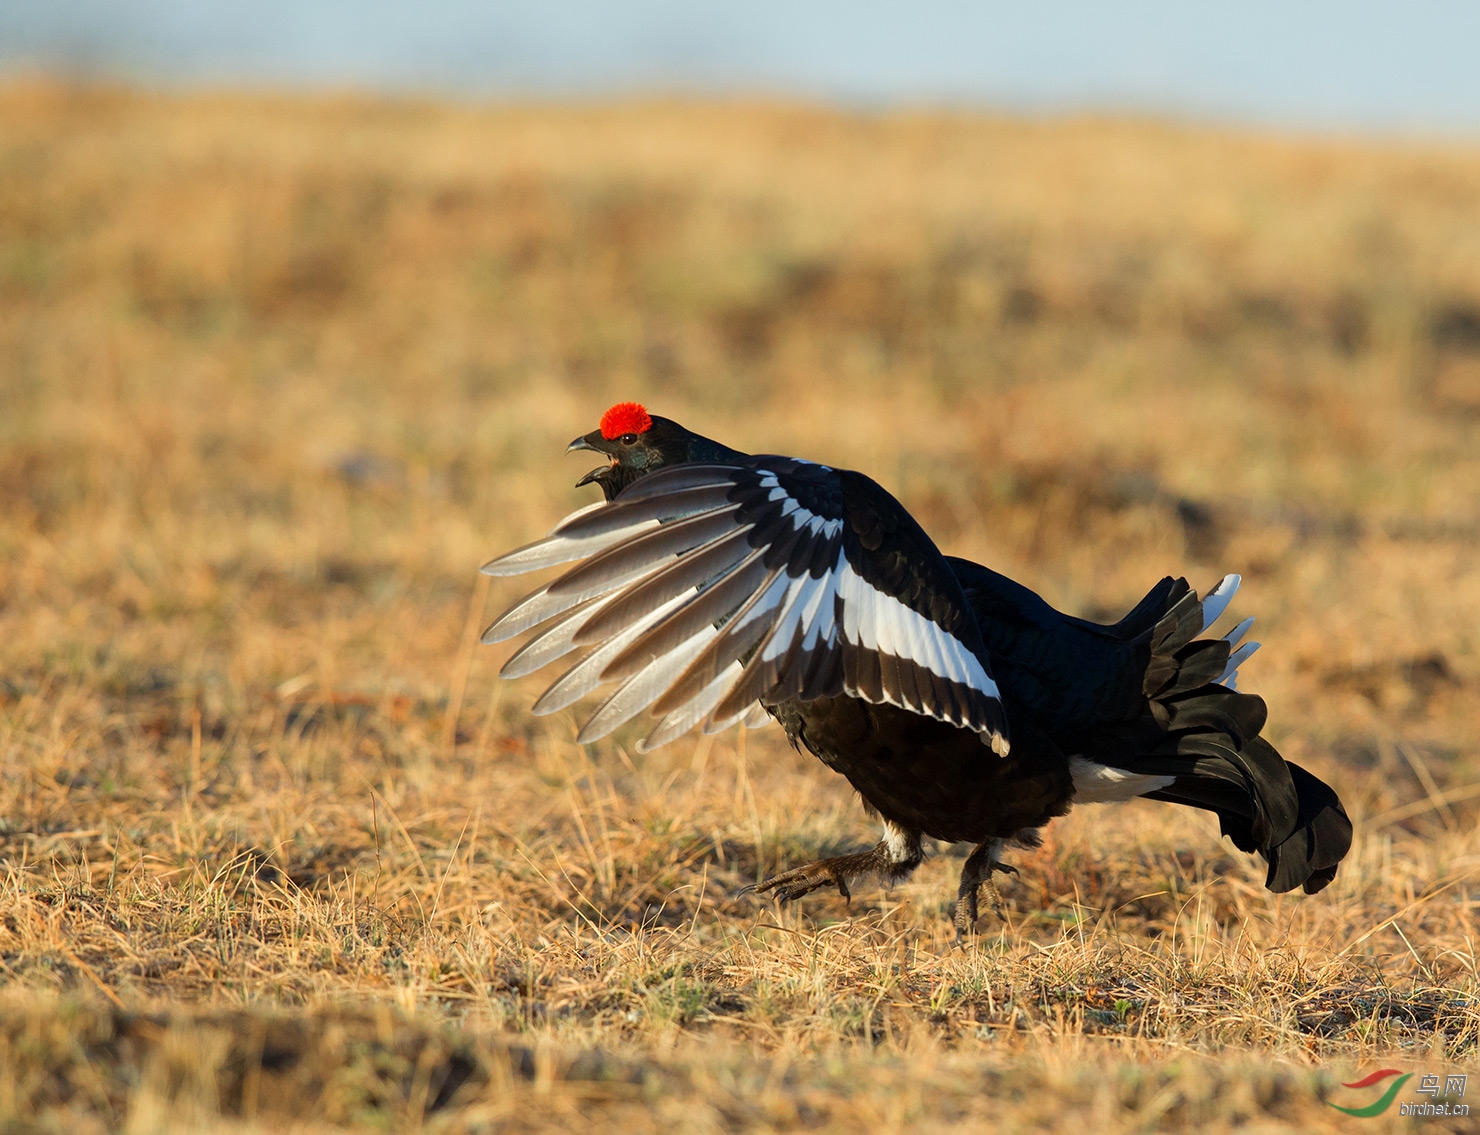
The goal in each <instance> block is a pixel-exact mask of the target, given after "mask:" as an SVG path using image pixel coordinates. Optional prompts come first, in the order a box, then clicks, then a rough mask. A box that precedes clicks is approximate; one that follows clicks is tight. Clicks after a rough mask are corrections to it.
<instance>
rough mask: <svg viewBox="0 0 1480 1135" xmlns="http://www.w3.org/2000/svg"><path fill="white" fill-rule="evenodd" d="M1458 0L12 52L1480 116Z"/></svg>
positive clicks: (545, 9)
mask: <svg viewBox="0 0 1480 1135" xmlns="http://www.w3.org/2000/svg"><path fill="white" fill-rule="evenodd" d="M1477 45H1480V11H1477V10H1476V9H1475V7H1474V6H1473V5H1470V4H1466V3H1463V2H1458V0H1417V2H1415V3H1409V4H1386V3H1378V2H1374V0H1358V2H1354V3H1351V2H1349V3H1343V2H1340V0H1310V2H1308V3H1301V4H1295V5H1292V4H1284V3H1279V2H1277V0H1251V2H1249V3H1244V4H1239V5H1237V6H1236V7H1230V6H1228V5H1226V4H1217V3H1212V2H1209V0H1191V2H1188V3H1174V2H1171V0H1117V2H1114V3H1096V2H1094V0H1056V2H1054V3H1049V4H1034V5H1020V4H1003V3H968V2H962V0H924V2H921V3H914V4H904V3H899V2H897V0H894V2H890V0H885V2H882V3H881V2H879V0H866V2H863V3H841V2H838V0H818V2H815V3H807V4H788V3H781V2H778V0H761V2H759V3H753V4H745V5H721V4H694V3H683V2H682V0H630V2H628V3H623V4H610V3H601V2H599V0H553V2H551V3H544V4H530V3H479V2H477V0H430V2H427V3H418V4H411V3H406V2H404V0H402V2H397V0H362V2H354V0H303V2H300V3H289V2H285V0H267V2H263V3H247V2H245V0H220V2H217V3H211V4H192V3H185V2H182V0H125V2H122V3H120V2H116V0H6V2H5V3H4V4H0V61H3V62H4V63H5V64H7V65H9V66H12V67H14V66H17V65H23V66H31V67H36V68H41V69H45V70H49V71H60V72H63V73H66V74H70V75H77V76H92V77H97V76H111V77H118V76H128V77H132V78H136V79H147V80H150V81H154V82H166V83H171V84H190V83H207V84H214V85H219V84H222V83H232V84H241V83H252V84H263V83H289V84H293V85H295V86H300V87H302V86H308V87H324V86H338V87H355V88H359V89H376V90H400V91H407V90H415V91H422V92H441V93H456V94H463V95H467V94H475V95H485V96H486V95H498V96H510V95H530V94H536V95H543V96H551V95H556V96H569V95H584V96H598V97H599V96H603V95H611V94H613V93H632V92H645V93H653V92H655V91H661V92H669V93H689V94H694V93H708V94H715V93H726V94H737V93H738V94H743V95H752V96H753V95H756V94H760V93H765V94H770V95H777V96H782V97H793V98H794V97H798V96H804V97H811V98H823V99H828V100H834V101H840V102H844V103H848V104H851V105H863V106H878V105H882V104H889V103H898V102H907V103H949V104H952V105H965V106H977V107H981V106H992V107H997V108H1014V109H1019V110H1034V111H1044V110H1048V111H1063V110H1066V109H1067V110H1095V111H1105V110H1114V111H1121V112H1124V111H1128V110H1136V111H1154V112H1157V113H1161V114H1167V115H1174V116H1179V117H1186V116H1194V115H1195V116H1209V115H1211V116H1216V117H1219V118H1224V119H1237V120H1250V121H1260V122H1265V123H1271V124H1278V125H1284V126H1290V125H1300V126H1338V127H1342V128H1345V129H1358V130H1371V129H1383V130H1398V129H1412V128H1417V129H1422V130H1451V131H1465V132H1471V133H1473V132H1474V131H1475V130H1476V129H1477V128H1480V74H1477V71H1480V69H1477V68H1476V67H1475V66H1474V54H1475V50H1476V47H1477Z"/></svg>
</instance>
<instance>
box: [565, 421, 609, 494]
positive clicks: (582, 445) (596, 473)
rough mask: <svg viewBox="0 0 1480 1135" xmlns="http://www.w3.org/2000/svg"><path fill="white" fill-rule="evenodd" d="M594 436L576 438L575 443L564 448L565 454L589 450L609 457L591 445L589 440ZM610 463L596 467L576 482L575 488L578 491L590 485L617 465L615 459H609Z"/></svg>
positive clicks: (587, 435)
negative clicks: (583, 486)
mask: <svg viewBox="0 0 1480 1135" xmlns="http://www.w3.org/2000/svg"><path fill="white" fill-rule="evenodd" d="M594 436H596V435H594V434H586V435H584V436H583V437H578V438H576V440H575V441H573V442H571V443H570V444H569V445H567V446H566V447H565V452H566V453H575V452H577V451H579V450H582V449H589V450H590V451H591V452H592V453H601V454H602V456H603V457H610V455H609V454H605V453H602V451H601V450H600V449H598V448H597V447H596V446H595V445H594V444H593V443H592V441H591V438H592V437H594ZM610 461H611V464H610V465H598V466H597V467H596V468H595V469H592V470H591V472H589V473H587V474H586V475H585V476H584V477H582V478H581V479H580V480H579V481H577V482H576V488H578V489H579V488H580V487H581V486H582V485H589V484H591V482H593V481H595V480H596V478H598V477H600V476H601V475H602V474H603V473H605V472H606V471H607V470H608V469H610V468H611V467H612V465H615V464H616V463H617V459H616V458H615V457H610Z"/></svg>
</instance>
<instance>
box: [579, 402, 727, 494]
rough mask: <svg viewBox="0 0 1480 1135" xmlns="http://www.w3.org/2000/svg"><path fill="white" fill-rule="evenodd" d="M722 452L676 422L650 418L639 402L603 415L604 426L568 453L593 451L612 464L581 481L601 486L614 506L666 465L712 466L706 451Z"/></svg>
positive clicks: (618, 406)
mask: <svg viewBox="0 0 1480 1135" xmlns="http://www.w3.org/2000/svg"><path fill="white" fill-rule="evenodd" d="M706 447H708V448H712V449H715V450H723V449H724V447H723V446H716V445H715V443H714V442H710V441H708V440H707V439H705V438H701V437H700V436H699V435H698V434H695V433H690V432H689V431H688V430H686V429H684V428H683V427H682V426H681V425H679V424H678V423H677V422H675V421H671V420H670V419H668V418H658V417H654V416H653V415H651V414H649V413H648V412H647V410H645V409H644V408H643V407H642V406H640V405H638V404H637V403H636V402H619V403H617V405H615V406H613V407H612V408H611V409H610V410H608V411H607V412H606V413H605V414H602V415H601V424H600V425H599V426H597V428H596V429H594V430H592V431H591V432H590V433H588V434H586V435H585V436H583V437H578V438H576V439H575V441H573V442H571V443H570V446H569V448H568V449H567V450H566V452H567V453H574V452H575V451H576V450H578V449H589V450H592V451H593V452H596V453H600V454H602V455H604V456H605V457H607V458H609V461H610V463H609V464H606V465H602V466H599V467H598V468H595V469H592V470H591V472H589V473H587V474H586V475H585V476H584V477H582V478H581V479H580V480H579V481H577V482H576V487H577V488H579V487H580V486H581V485H589V484H593V483H594V484H597V485H600V486H601V491H602V492H603V493H605V494H606V499H607V500H611V499H612V498H613V497H614V496H616V495H617V494H618V493H619V492H621V491H622V490H623V489H625V488H626V487H627V486H628V485H630V484H632V482H633V481H635V480H637V479H638V478H639V477H643V476H646V475H647V474H648V473H651V472H653V471H654V470H655V469H661V468H662V467H663V466H665V465H677V464H679V463H681V462H684V461H697V460H705V459H709V460H713V459H714V458H715V455H711V454H709V453H707V452H704V450H705V448H706Z"/></svg>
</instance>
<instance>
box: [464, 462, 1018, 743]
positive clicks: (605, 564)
mask: <svg viewBox="0 0 1480 1135" xmlns="http://www.w3.org/2000/svg"><path fill="white" fill-rule="evenodd" d="M573 560H579V561H581V562H580V563H579V564H577V565H576V566H575V567H573V568H571V569H570V570H568V571H566V572H565V574H564V575H562V576H560V577H559V578H558V579H556V580H554V581H553V582H552V583H549V584H547V585H546V586H544V587H542V588H540V589H539V590H538V591H536V592H534V593H533V594H532V595H529V596H527V597H526V598H525V599H523V600H521V601H520V602H519V603H516V604H515V605H514V606H513V607H512V608H511V609H510V610H508V611H507V612H505V614H504V615H503V616H501V617H500V618H499V619H498V621H497V622H495V623H494V624H493V625H492V626H491V627H489V628H488V630H487V631H485V632H484V634H483V641H484V642H501V641H503V640H505V639H509V638H513V637H514V636H515V635H517V634H520V633H522V632H524V631H527V630H531V629H533V628H536V627H542V628H543V629H541V630H540V632H539V633H538V634H536V635H535V636H534V637H533V638H532V639H531V640H530V641H529V642H528V643H526V644H525V645H524V647H523V648H522V649H520V650H519V652H518V653H516V654H515V655H514V656H513V657H512V658H511V659H509V661H508V663H507V664H506V665H505V666H504V668H503V671H502V673H503V675H504V676H505V677H511V678H512V677H519V676H522V675H524V674H528V673H531V672H532V671H534V670H537V669H539V668H540V667H541V666H544V665H545V664H546V663H549V662H553V661H555V660H556V659H557V658H562V657H564V656H565V655H567V654H569V653H571V652H572V651H574V650H576V649H578V648H581V647H590V648H592V649H590V651H589V652H588V653H587V654H586V655H585V656H584V657H583V658H582V659H581V660H580V661H579V662H577V663H576V664H575V665H574V666H573V667H571V668H570V669H569V670H567V671H566V672H565V674H564V675H562V676H561V677H560V678H559V679H558V680H557V681H556V682H555V683H554V685H552V686H551V687H550V688H549V689H548V690H546V691H545V693H544V695H543V696H542V697H541V698H540V699H539V700H538V701H537V702H536V703H535V706H534V712H536V713H552V712H554V711H556V710H558V709H562V708H564V707H565V706H568V705H570V704H571V703H573V702H575V701H576V700H577V699H579V698H581V697H583V696H584V695H586V694H588V693H590V692H591V691H592V690H594V689H596V688H597V687H598V686H600V685H602V684H605V683H609V682H614V683H618V685H617V688H616V690H615V691H614V692H613V693H612V694H611V695H610V696H609V697H608V698H607V699H606V701H605V702H603V703H602V705H601V706H600V707H599V708H598V709H597V710H596V712H595V713H594V714H593V715H592V717H591V719H590V720H589V721H588V722H587V723H586V725H585V727H584V728H583V729H582V730H581V733H580V740H581V741H583V742H584V741H594V740H596V739H597V738H599V737H603V736H605V735H606V734H607V733H609V732H611V731H612V730H613V729H615V728H616V727H617V726H618V725H621V724H622V723H623V722H625V721H628V720H629V719H631V718H633V717H635V716H636V715H637V714H639V713H641V712H643V711H644V710H646V711H648V712H649V713H651V714H652V715H653V716H655V717H657V718H658V719H659V720H658V722H657V724H656V726H655V727H654V728H653V729H652V731H651V732H650V733H649V734H648V736H647V737H646V738H645V739H644V741H643V743H642V745H643V747H644V748H652V747H655V746H657V745H661V744H664V743H666V742H668V741H671V740H673V739H674V738H675V737H678V736H680V735H681V734H683V733H685V732H687V731H688V730H690V729H692V728H693V727H694V726H696V725H698V724H700V723H701V722H702V723H703V724H704V726H705V729H706V731H708V732H714V731H717V730H719V729H723V728H725V727H727V726H729V725H731V724H734V723H735V722H737V721H740V720H742V719H748V720H749V721H751V722H754V721H755V720H756V714H757V711H758V709H759V706H760V705H776V704H778V703H780V702H782V701H786V700H789V699H793V698H796V699H801V700H804V701H805V700H810V699H813V698H819V697H836V696H839V695H843V694H847V695H851V696H853V697H858V698H862V699H863V700H865V701H869V702H874V703H888V704H890V705H895V706H899V707H900V708H902V709H906V710H911V711H913V712H915V713H919V714H922V715H925V716H929V717H933V718H936V719H937V720H940V721H945V722H949V723H951V724H953V725H957V726H960V727H962V728H966V729H971V730H974V731H976V732H977V733H980V734H982V738H983V741H984V742H985V743H987V744H989V745H990V746H991V747H992V749H993V750H994V751H996V752H998V753H1006V751H1007V736H1006V724H1005V718H1004V716H1003V712H1002V704H1001V700H1000V697H999V694H998V690H997V684H996V683H995V682H994V681H993V680H992V677H991V674H990V672H989V669H988V664H987V654H986V651H985V648H984V647H983V646H982V643H981V637H980V633H979V631H978V629H977V626H976V621H975V618H974V617H973V616H972V615H971V613H970V609H969V608H968V606H967V603H966V598H965V595H964V594H963V592H962V590H961V586H960V584H959V583H958V582H957V580H956V577H955V575H954V573H953V572H952V571H951V569H950V567H949V566H948V565H947V563H946V561H945V558H944V557H943V556H942V555H941V554H940V552H939V550H938V549H937V548H936V547H935V545H934V543H932V542H931V540H930V538H929V537H928V536H927V535H926V534H925V532H924V531H923V530H922V529H921V528H920V526H919V525H918V524H917V523H916V522H915V521H914V519H913V518H912V517H911V516H910V515H909V513H907V512H906V511H905V510H904V507H903V506H902V505H900V504H899V502H898V501H896V500H895V499H894V498H893V497H892V496H890V495H889V494H888V493H887V492H885V490H884V489H882V488H881V487H880V486H878V485H877V484H875V483H874V482H873V481H871V480H869V479H868V478H867V477H865V476H863V475H862V474H859V473H851V472H847V471H843V470H834V469H830V468H828V467H827V466H824V465H815V464H811V463H809V462H804V461H796V460H793V459H790V458H783V457H758V458H748V459H746V461H745V462H744V463H736V464H705V465H678V466H674V467H672V468H670V469H663V470H659V471H658V472H655V473H652V474H650V475H648V476H646V477H644V478H642V479H641V480H640V481H637V482H636V483H634V484H632V485H631V486H629V487H628V488H627V489H625V490H624V491H623V492H622V493H620V494H619V495H618V496H617V497H616V498H615V499H614V500H612V501H611V502H610V503H605V504H599V505H595V506H592V507H590V508H585V509H582V510H581V511H579V512H577V513H574V514H573V515H571V516H569V517H567V518H566V519H565V520H564V521H562V522H561V523H560V524H559V525H557V526H556V528H555V529H554V530H553V531H552V532H551V533H550V535H549V536H548V537H547V538H545V539H544V540H540V541H538V542H536V543H534V544H530V545H528V546H527V547H524V548H521V549H519V550H517V551H514V552H510V553H509V554H508V555H505V556H501V557H500V558H498V559H496V560H493V561H492V562H490V563H488V564H485V565H484V567H483V570H484V571H485V572H486V573H488V574H490V575H518V574H521V573H523V572H527V571H535V570H538V569H540V568H545V567H550V566H553V565H556V564H562V563H570V562H571V561H573Z"/></svg>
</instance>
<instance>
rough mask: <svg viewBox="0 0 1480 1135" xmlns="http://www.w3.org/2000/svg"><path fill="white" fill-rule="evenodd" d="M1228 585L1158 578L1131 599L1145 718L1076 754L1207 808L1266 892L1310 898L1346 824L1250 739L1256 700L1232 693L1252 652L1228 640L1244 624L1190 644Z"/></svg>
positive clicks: (1322, 882)
mask: <svg viewBox="0 0 1480 1135" xmlns="http://www.w3.org/2000/svg"><path fill="white" fill-rule="evenodd" d="M1238 586H1239V577H1238V576H1236V575H1230V576H1226V577H1224V579H1223V581H1222V582H1221V583H1219V585H1218V586H1217V587H1215V588H1214V589H1213V590H1212V591H1211V592H1210V593H1209V594H1208V596H1207V598H1206V599H1202V600H1199V598H1198V596H1197V594H1196V593H1195V592H1194V591H1192V589H1191V588H1190V587H1188V586H1187V583H1186V581H1185V580H1175V581H1171V582H1170V583H1168V581H1166V580H1163V581H1162V583H1161V584H1158V586H1157V588H1156V589H1154V590H1153V592H1152V594H1151V595H1148V596H1147V598H1146V599H1145V600H1142V602H1141V604H1139V605H1138V606H1137V611H1138V612H1140V616H1141V619H1142V620H1143V621H1145V622H1147V623H1150V626H1149V629H1148V630H1146V631H1144V632H1143V634H1144V635H1145V640H1146V643H1147V647H1148V650H1149V655H1150V657H1149V660H1148V662H1147V665H1146V671H1145V674H1144V677H1143V681H1142V690H1143V694H1144V696H1145V698H1146V707H1147V708H1146V712H1145V714H1144V715H1142V716H1141V717H1139V718H1137V719H1135V720H1132V721H1128V722H1123V723H1119V724H1118V725H1115V726H1111V727H1108V728H1106V729H1105V730H1103V731H1102V732H1101V733H1100V734H1099V735H1098V737H1097V744H1096V750H1097V751H1095V752H1092V753H1086V754H1085V757H1086V758H1088V759H1089V760H1092V761H1093V762H1095V763H1096V764H1098V765H1100V766H1102V767H1107V768H1111V769H1118V770H1122V771H1123V772H1125V773H1128V774H1131V775H1133V776H1144V777H1146V778H1148V779H1147V780H1146V782H1145V783H1146V784H1147V786H1148V788H1149V789H1150V790H1149V791H1145V792H1143V793H1141V795H1143V796H1145V797H1147V798H1149V799H1154V800H1166V801H1170V802H1172V803H1177V804H1184V805H1188V806H1191V807H1194V808H1204V809H1207V810H1208V811H1211V812H1213V813H1215V814H1216V815H1217V816H1218V820H1219V825H1220V827H1221V828H1222V831H1223V834H1224V835H1226V836H1228V837H1229V838H1230V839H1231V840H1232V841H1233V843H1234V846H1236V847H1238V848H1239V849H1240V850H1242V851H1246V852H1257V853H1258V854H1260V855H1262V856H1263V857H1264V859H1265V860H1266V861H1267V863H1268V865H1269V871H1268V874H1267V876H1266V878H1265V885H1266V886H1267V887H1268V888H1269V889H1270V890H1272V891H1277V892H1283V891H1289V890H1294V889H1295V888H1296V887H1303V888H1304V890H1305V891H1306V892H1307V893H1308V894H1314V893H1315V892H1316V891H1319V890H1321V889H1322V888H1323V887H1325V886H1326V885H1327V884H1328V883H1330V881H1331V880H1332V878H1333V877H1334V876H1335V874H1336V866H1337V864H1338V863H1339V862H1340V861H1341V859H1342V857H1343V856H1344V855H1345V854H1346V853H1347V851H1348V849H1349V848H1350V847H1351V836H1352V828H1351V821H1350V820H1349V819H1348V818H1347V815H1346V812H1345V810H1344V809H1343V808H1342V806H1341V801H1340V799H1338V798H1337V795H1336V793H1335V792H1334V791H1333V790H1332V789H1331V787H1330V786H1329V785H1327V784H1325V783H1324V782H1322V781H1321V780H1319V779H1317V778H1316V777H1314V776H1312V775H1311V774H1310V773H1309V772H1307V771H1306V770H1305V769H1303V768H1301V767H1300V766H1299V765H1295V764H1291V763H1290V762H1289V761H1286V760H1285V759H1284V758H1283V757H1281V756H1280V754H1279V753H1278V752H1277V751H1276V750H1275V748H1274V746H1273V745H1271V744H1270V743H1269V742H1268V741H1266V740H1264V738H1262V737H1261V736H1259V733H1260V731H1261V730H1262V729H1263V728H1264V723H1265V719H1266V716H1267V711H1266V708H1265V704H1264V700H1263V699H1262V698H1259V697H1256V696H1254V695H1252V694H1241V693H1238V692H1237V691H1236V689H1235V688H1234V683H1235V681H1236V679H1237V674H1238V667H1239V665H1240V664H1241V663H1243V662H1244V661H1245V660H1247V659H1248V657H1249V655H1251V654H1252V653H1253V652H1254V651H1255V650H1256V649H1258V646H1259V644H1258V643H1256V642H1251V643H1247V644H1245V645H1242V646H1240V645H1239V643H1240V642H1241V641H1242V639H1243V637H1244V635H1245V634H1247V632H1248V629H1249V625H1250V624H1251V623H1252V620H1249V619H1246V620H1245V621H1244V622H1242V623H1240V624H1239V625H1238V626H1237V627H1235V628H1234V630H1233V631H1232V632H1231V633H1230V634H1229V635H1228V636H1226V637H1225V638H1219V639H1201V638H1198V637H1197V636H1198V635H1200V634H1202V633H1204V632H1206V631H1207V629H1208V628H1209V627H1211V626H1212V624H1213V623H1214V622H1215V621H1216V620H1217V618H1218V616H1219V615H1221V614H1222V613H1223V612H1224V610H1226V609H1227V607H1228V604H1229V602H1230V601H1231V600H1232V598H1233V596H1234V593H1235V592H1236V591H1237V590H1238ZM1153 597H1155V598H1156V599H1157V600H1158V601H1160V602H1162V603H1164V604H1165V606H1164V607H1163V609H1162V613H1161V615H1160V617H1159V618H1156V619H1155V620H1154V621H1152V620H1151V618H1150V616H1149V615H1148V614H1147V612H1146V611H1145V610H1143V608H1145V607H1146V606H1147V604H1148V602H1149V601H1151V600H1152V599H1153ZM1127 621H1129V616H1128V617H1127V619H1126V620H1122V623H1124V622H1127ZM1235 648H1237V649H1235ZM1086 798H1089V797H1088V795H1087V794H1086Z"/></svg>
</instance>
